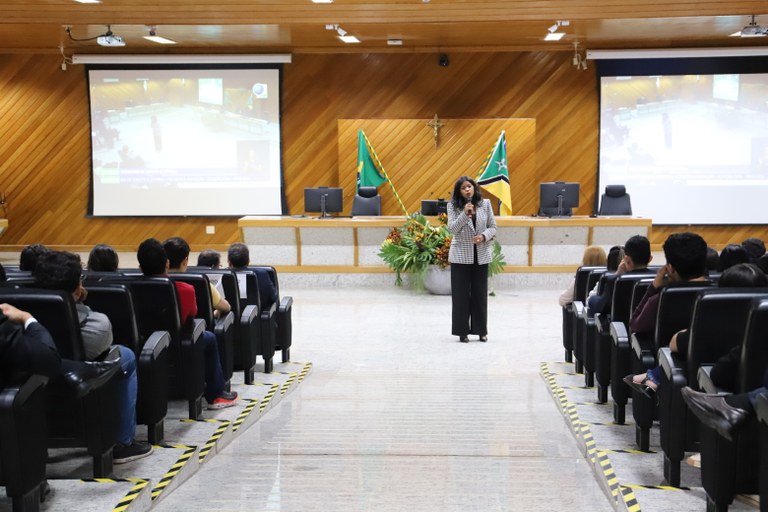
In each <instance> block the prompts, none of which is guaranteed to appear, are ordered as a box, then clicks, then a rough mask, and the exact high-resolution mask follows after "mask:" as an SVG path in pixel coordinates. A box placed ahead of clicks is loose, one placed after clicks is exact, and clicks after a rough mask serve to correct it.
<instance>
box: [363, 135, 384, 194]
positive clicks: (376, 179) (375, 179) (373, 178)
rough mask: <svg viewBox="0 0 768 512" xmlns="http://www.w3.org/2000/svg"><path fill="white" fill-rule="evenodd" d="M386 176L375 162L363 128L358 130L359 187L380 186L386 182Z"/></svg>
mask: <svg viewBox="0 0 768 512" xmlns="http://www.w3.org/2000/svg"><path fill="white" fill-rule="evenodd" d="M385 181H387V180H386V178H384V177H383V176H382V175H381V173H380V172H379V169H378V168H377V167H376V164H375V163H374V162H373V157H371V152H370V151H369V150H368V144H366V142H365V135H364V134H363V130H358V131H357V188H358V189H359V188H360V187H378V186H379V185H381V184H382V183H384V182H385Z"/></svg>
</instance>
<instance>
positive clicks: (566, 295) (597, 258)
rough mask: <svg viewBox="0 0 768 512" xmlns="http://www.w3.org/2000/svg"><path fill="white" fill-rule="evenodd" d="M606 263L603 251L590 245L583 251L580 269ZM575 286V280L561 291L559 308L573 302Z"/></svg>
mask: <svg viewBox="0 0 768 512" xmlns="http://www.w3.org/2000/svg"><path fill="white" fill-rule="evenodd" d="M607 261H608V257H607V256H606V254H605V249H603V248H602V247H600V246H599V245H590V246H589V247H587V248H586V249H584V255H583V256H582V257H581V266H582V267H604V266H605V264H606V263H607ZM575 286H576V279H575V278H574V280H573V281H572V282H571V284H570V285H569V286H568V288H566V289H565V290H563V292H562V293H561V294H560V299H559V302H560V306H562V307H565V306H567V305H568V304H570V303H571V302H573V294H574V287H575Z"/></svg>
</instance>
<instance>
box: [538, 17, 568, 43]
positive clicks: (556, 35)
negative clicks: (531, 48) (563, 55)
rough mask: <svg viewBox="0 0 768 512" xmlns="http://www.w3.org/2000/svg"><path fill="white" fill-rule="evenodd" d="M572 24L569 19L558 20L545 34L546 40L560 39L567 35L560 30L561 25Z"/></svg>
mask: <svg viewBox="0 0 768 512" xmlns="http://www.w3.org/2000/svg"><path fill="white" fill-rule="evenodd" d="M570 24H571V22H570V21H569V20H557V21H556V22H555V23H554V25H552V26H551V27H549V28H548V29H547V35H545V36H544V40H545V41H559V40H561V39H562V38H563V37H565V32H558V29H559V28H560V27H567V26H569V25H570Z"/></svg>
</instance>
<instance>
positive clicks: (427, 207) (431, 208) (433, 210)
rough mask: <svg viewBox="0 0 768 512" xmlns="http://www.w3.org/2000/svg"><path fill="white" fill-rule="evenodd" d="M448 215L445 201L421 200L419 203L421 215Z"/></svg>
mask: <svg viewBox="0 0 768 512" xmlns="http://www.w3.org/2000/svg"><path fill="white" fill-rule="evenodd" d="M441 213H448V201H446V200H445V199H423V200H422V201H421V214H422V215H440V214H441Z"/></svg>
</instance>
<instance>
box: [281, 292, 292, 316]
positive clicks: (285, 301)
mask: <svg viewBox="0 0 768 512" xmlns="http://www.w3.org/2000/svg"><path fill="white" fill-rule="evenodd" d="M292 307H293V297H291V296H290V295H289V296H287V297H283V298H281V299H280V307H279V308H278V311H280V312H284V311H287V310H289V309H291V308H292Z"/></svg>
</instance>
